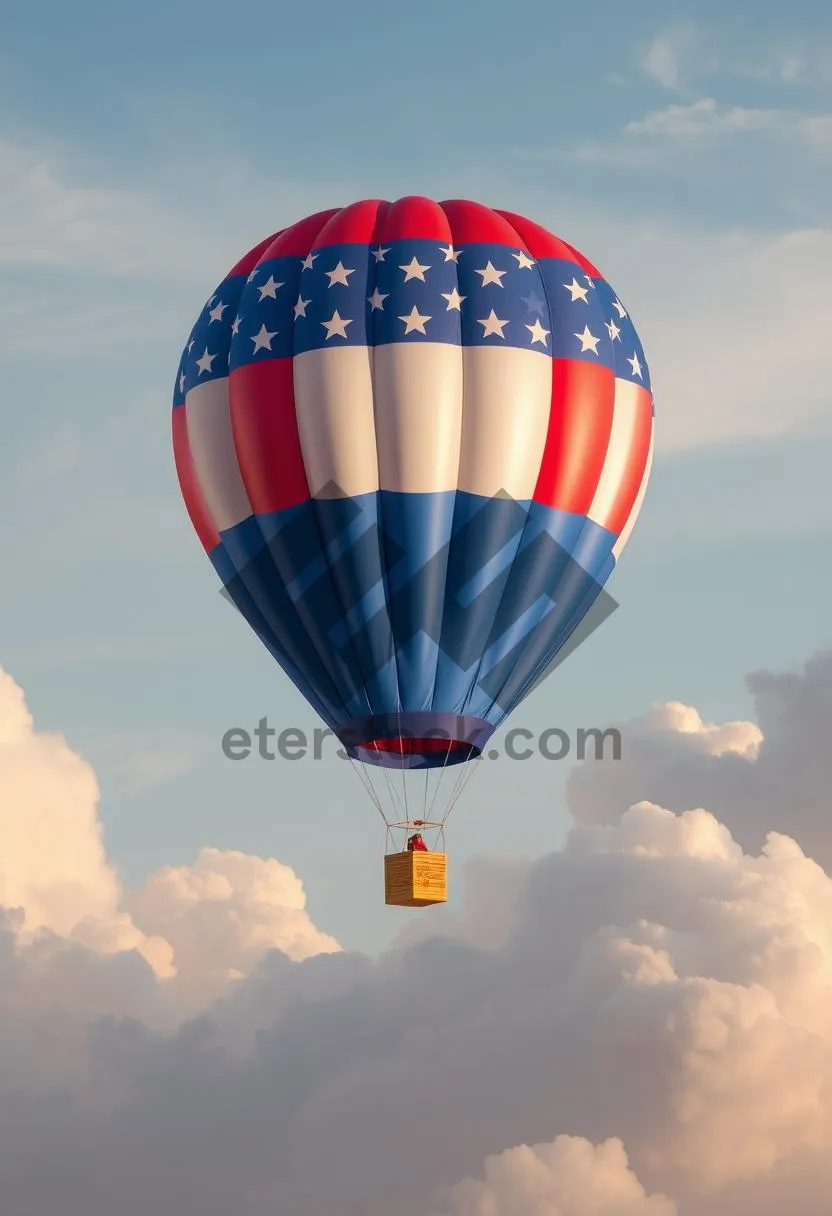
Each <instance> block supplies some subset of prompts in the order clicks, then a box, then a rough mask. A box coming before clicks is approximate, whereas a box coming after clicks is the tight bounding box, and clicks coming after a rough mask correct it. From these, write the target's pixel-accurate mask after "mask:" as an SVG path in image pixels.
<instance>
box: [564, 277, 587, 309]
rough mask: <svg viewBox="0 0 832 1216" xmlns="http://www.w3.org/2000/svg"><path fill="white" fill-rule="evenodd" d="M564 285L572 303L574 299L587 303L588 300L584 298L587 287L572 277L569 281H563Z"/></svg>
mask: <svg viewBox="0 0 832 1216" xmlns="http://www.w3.org/2000/svg"><path fill="white" fill-rule="evenodd" d="M564 287H565V288H566V290H567V291H568V292H570V294H571V296H572V303H573V304H574V303H575V301H576V300H583V302H584V304H588V303H589V300H588V299H587V298H586V293H587V292H588V291H589V288H588V287H581V285H580V283H579V282H578V280H577V279H576V278H574V277H573V279H572V282H571V283H564Z"/></svg>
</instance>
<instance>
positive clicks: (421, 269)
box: [399, 258, 430, 283]
mask: <svg viewBox="0 0 832 1216" xmlns="http://www.w3.org/2000/svg"><path fill="white" fill-rule="evenodd" d="M399 270H403V271H404V281H405V283H407V282H409V281H410V279H421V281H422V282H423V283H424V282H425V281H426V280H425V271H426V270H430V266H422V265H420V264H419V262H417V261H416V259H415V258H411V260H410V262H409V263H408V265H407V266H400V267H399Z"/></svg>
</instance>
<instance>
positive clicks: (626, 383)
mask: <svg viewBox="0 0 832 1216" xmlns="http://www.w3.org/2000/svg"><path fill="white" fill-rule="evenodd" d="M642 391H643V390H642V389H641V386H640V385H638V384H634V383H633V382H632V380H622V379H621V378H620V377H618V376H617V377H616V380H615V403H614V406H613V415H612V430H611V432H610V441H609V444H608V445H607V454H606V456H605V457H604V467H603V468H602V470H601V476H600V478H599V479H598V488H597V489H596V491H595V495H594V497H593V499H592V502H591V504H590V507H589V511H588V512H587V516H588V518H589V519H591V520H592V522H593V523H596V524H600V525H601V527H603V528H605V527H607V522H608V520H609V517H610V514H611V513H612V512H613V511H614V510H615V506H616V500H617V499H618V495H619V491H620V487H621V480H622V478H623V476H624V474H625V473H626V471H627V465H628V464H629V461H630V456H631V453H632V450H633V443H634V439H635V433H636V424H637V422H638V418H639V410H640V408H641V406H640V404H639V394H640V392H642Z"/></svg>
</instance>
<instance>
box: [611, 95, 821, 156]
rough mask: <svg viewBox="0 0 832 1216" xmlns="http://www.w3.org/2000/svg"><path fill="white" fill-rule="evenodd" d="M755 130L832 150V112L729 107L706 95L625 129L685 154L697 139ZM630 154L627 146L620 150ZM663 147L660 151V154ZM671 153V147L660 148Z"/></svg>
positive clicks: (656, 112)
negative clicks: (814, 112) (670, 144)
mask: <svg viewBox="0 0 832 1216" xmlns="http://www.w3.org/2000/svg"><path fill="white" fill-rule="evenodd" d="M755 132H763V133H767V134H776V135H782V136H783V137H785V138H787V139H790V140H793V139H798V140H800V141H802V142H804V143H805V144H807V146H809V147H811V148H814V149H816V150H818V151H829V150H830V149H832V115H830V114H804V113H801V112H800V111H798V110H782V109H775V108H771V109H764V108H760V107H756V108H755V107H749V106H729V105H724V104H721V103H720V102H718V101H717V100H716V99H715V98H713V97H703V98H700V99H699V100H698V101H694V102H692V103H691V104H690V105H671V106H667V107H665V108H664V109H662V110H653V111H651V112H650V113H649V114H647V115H646V116H645V117H644V118H642V119H639V120H637V121H633V122H628V123H627V124H626V125H625V127H624V128H623V134H624V136H625V137H631V138H632V137H647V138H660V139H663V140H666V141H674V142H676V143H677V145H678V150H679V152H680V154H681V153H683V152H687V151H688V149H687V144H688V143H689V142H690V141H691V140H694V139H698V140H714V139H720V138H727V137H729V136H732V135H748V134H753V133H755ZM620 154H621V156H622V157H626V155H627V151H626V148H621V149H620ZM658 154H659V150H658V149H657V150H656V155H658ZM660 154H661V155H662V156H666V155H667V146H666V145H663V146H662V148H661V151H660Z"/></svg>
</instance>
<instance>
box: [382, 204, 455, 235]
mask: <svg viewBox="0 0 832 1216" xmlns="http://www.w3.org/2000/svg"><path fill="white" fill-rule="evenodd" d="M381 232H382V240H383V241H385V242H386V241H402V240H423V241H446V242H448V243H450V240H451V226H450V224H449V223H448V220H447V218H446V216H445V212H444V211H443V210H442V208H441V207H440V205H439V203H435V202H434V201H433V199H430V198H422V196H421V195H418V194H412V195H407V196H405V198H400V199H397V201H396V202H395V203H391V204H390V207H389V210H388V211H387V214H386V215H385V217H384V223H383V225H382V229H381Z"/></svg>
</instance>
